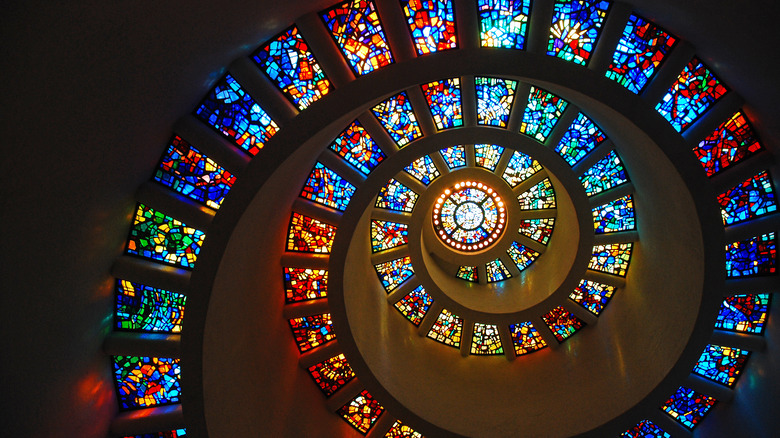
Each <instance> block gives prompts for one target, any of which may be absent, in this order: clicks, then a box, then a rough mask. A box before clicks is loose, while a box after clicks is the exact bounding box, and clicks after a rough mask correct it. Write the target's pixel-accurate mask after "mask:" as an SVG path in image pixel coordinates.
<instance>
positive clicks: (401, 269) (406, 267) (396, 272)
mask: <svg viewBox="0 0 780 438" xmlns="http://www.w3.org/2000/svg"><path fill="white" fill-rule="evenodd" d="M374 269H376V273H377V275H379V280H380V281H381V282H382V286H384V288H385V290H386V291H387V293H390V292H392V291H394V290H395V289H397V288H398V286H400V285H401V283H403V282H405V281H406V280H408V279H409V277H411V276H412V275H414V267H413V266H412V259H411V258H409V256H406V257H402V258H400V259H395V260H391V261H389V262H385V263H380V264H378V265H374Z"/></svg>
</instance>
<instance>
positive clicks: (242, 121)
mask: <svg viewBox="0 0 780 438" xmlns="http://www.w3.org/2000/svg"><path fill="white" fill-rule="evenodd" d="M195 115H196V116H197V117H199V118H200V119H201V120H203V121H204V122H206V123H207V124H208V125H209V126H211V127H213V128H214V129H216V130H217V131H219V132H220V133H221V134H222V135H224V136H225V137H227V138H229V139H230V140H231V141H233V142H234V143H236V144H237V145H238V146H239V147H241V149H243V150H245V151H246V152H247V153H249V155H252V156H254V155H257V153H258V152H259V151H260V149H262V148H263V146H265V144H266V143H267V142H268V140H270V139H271V137H273V136H274V134H276V132H277V131H279V126H278V125H277V124H276V122H274V121H273V120H271V116H269V115H268V114H267V113H266V112H265V111H264V110H263V109H262V108H260V105H258V104H257V102H255V101H254V100H253V99H252V97H251V96H249V94H247V93H246V92H245V91H244V90H243V89H242V88H241V85H239V83H238V82H236V80H235V79H233V77H232V76H230V75H225V77H224V78H223V79H222V80H221V81H220V82H219V83H217V85H216V86H214V89H213V90H212V91H211V93H209V94H208V95H207V96H206V98H205V99H203V103H201V105H200V107H198V109H197V110H195Z"/></svg>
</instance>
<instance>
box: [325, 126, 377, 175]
mask: <svg viewBox="0 0 780 438" xmlns="http://www.w3.org/2000/svg"><path fill="white" fill-rule="evenodd" d="M330 150H332V151H333V152H335V153H336V154H338V155H339V156H340V157H342V158H343V159H344V160H346V161H347V162H348V163H349V164H351V165H352V166H354V167H355V169H357V170H359V171H361V172H363V174H365V175H368V174H369V173H371V171H372V170H374V168H375V167H376V166H377V165H378V164H379V163H381V162H382V160H384V159H385V154H384V153H383V152H382V149H380V148H379V146H378V145H377V144H376V142H375V141H374V139H373V138H371V136H370V135H368V132H366V130H365V129H364V128H363V126H362V125H361V124H360V123H359V122H358V121H357V120H356V121H354V122H352V124H350V125H349V126H348V127H347V129H345V130H344V131H343V132H342V133H341V134H339V136H338V137H336V139H335V140H333V143H331V144H330Z"/></svg>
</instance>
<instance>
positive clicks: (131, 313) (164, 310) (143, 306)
mask: <svg viewBox="0 0 780 438" xmlns="http://www.w3.org/2000/svg"><path fill="white" fill-rule="evenodd" d="M116 283H117V284H116V307H115V309H114V327H115V328H117V329H120V330H132V331H143V332H158V333H180V332H181V326H182V320H183V319H184V306H185V303H186V301H187V297H186V296H185V295H183V294H180V293H177V292H171V291H167V290H164V289H159V288H156V287H151V286H146V285H144V284H140V283H134V282H131V281H127V280H120V279H117V282H116Z"/></svg>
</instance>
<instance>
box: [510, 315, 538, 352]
mask: <svg viewBox="0 0 780 438" xmlns="http://www.w3.org/2000/svg"><path fill="white" fill-rule="evenodd" d="M509 332H510V333H511V335H512V344H514V346H515V355H516V356H522V355H524V354H528V353H533V352H534V351H536V350H541V349H542V348H544V347H546V346H547V343H546V342H544V339H542V336H541V335H540V334H539V332H538V331H537V330H536V328H534V325H533V324H532V323H530V322H523V323H520V324H512V325H510V326H509Z"/></svg>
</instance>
